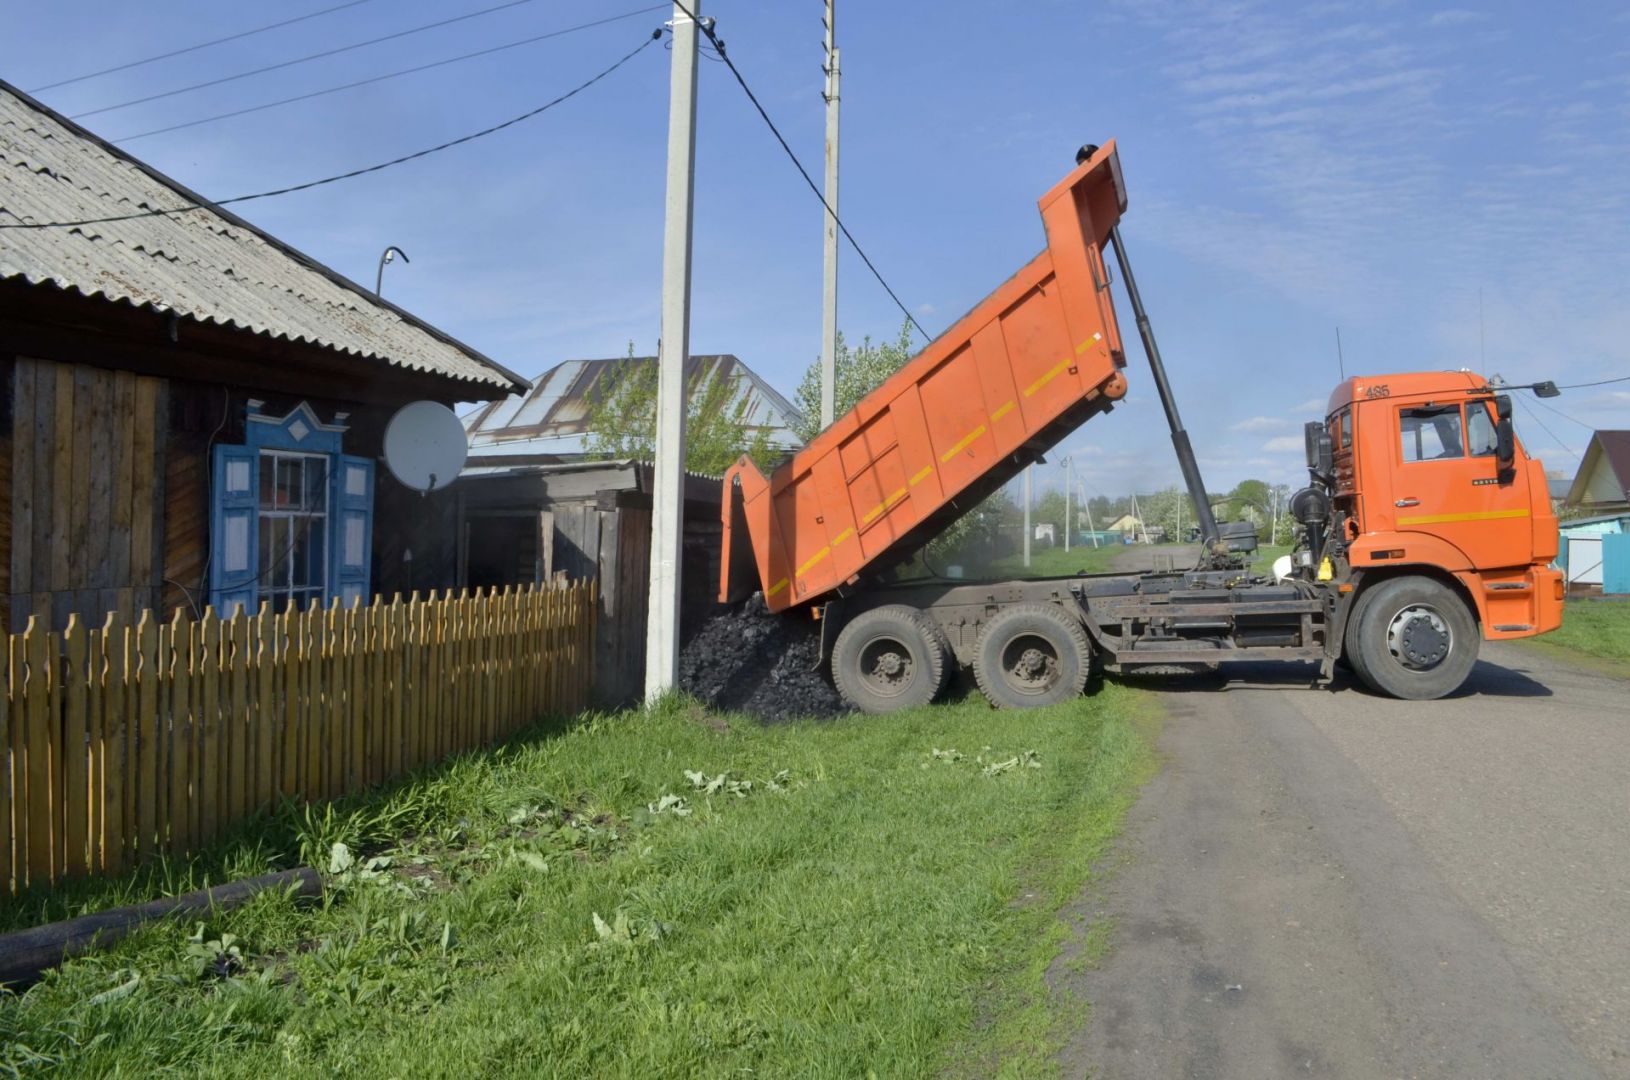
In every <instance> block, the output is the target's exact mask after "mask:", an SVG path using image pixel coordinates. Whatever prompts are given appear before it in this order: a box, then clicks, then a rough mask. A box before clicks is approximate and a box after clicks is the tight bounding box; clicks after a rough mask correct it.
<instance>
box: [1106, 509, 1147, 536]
mask: <svg viewBox="0 0 1630 1080" xmlns="http://www.w3.org/2000/svg"><path fill="white" fill-rule="evenodd" d="M1105 529H1106V530H1107V531H1109V532H1118V533H1135V532H1142V531H1143V522H1141V521H1139V520H1138V519H1137V518H1135V517H1133V516H1132V515H1131V514H1122V515H1121V516H1120V517H1118V518H1116V519H1115V520H1114V521H1111V522H1110V523H1109V524H1108V525H1106V526H1105Z"/></svg>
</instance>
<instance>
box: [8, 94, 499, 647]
mask: <svg viewBox="0 0 1630 1080" xmlns="http://www.w3.org/2000/svg"><path fill="white" fill-rule="evenodd" d="M528 388H529V384H528V382H527V380H525V379H522V378H520V377H519V376H517V375H515V374H513V373H511V372H509V371H506V370H505V369H504V368H502V367H501V366H499V365H498V364H497V363H495V362H493V361H492V360H490V359H488V358H487V357H485V356H483V355H482V354H481V353H479V352H477V351H476V350H475V349H472V348H470V347H469V346H468V345H465V344H463V343H461V342H459V341H457V340H455V339H453V338H452V337H450V336H449V335H447V334H445V333H443V332H442V331H440V330H438V329H436V328H435V327H433V326H430V325H429V324H427V323H425V322H423V321H422V320H420V319H418V318H416V317H414V316H413V315H411V314H410V313H408V312H406V311H404V310H402V309H400V308H398V307H396V306H395V305H394V304H391V303H389V302H386V301H383V300H381V299H380V298H379V297H377V296H375V295H374V294H373V293H372V292H370V291H369V290H367V289H365V288H363V287H362V286H359V285H357V284H355V283H354V282H352V281H350V280H348V279H346V278H345V277H343V276H342V275H340V274H338V273H336V272H335V271H333V270H332V269H330V268H328V267H326V266H324V265H323V264H321V263H319V262H318V261H317V260H315V259H313V258H311V257H310V256H307V255H304V254H302V253H301V252H299V251H296V250H295V249H293V248H291V247H289V246H288V245H287V244H284V243H282V242H281V241H279V240H278V239H277V238H275V237H273V236H270V235H268V234H267V233H265V232H263V231H262V230H260V229H257V228H256V227H255V226H253V225H251V224H249V223H248V222H247V221H245V220H243V219H242V218H240V217H238V216H237V215H236V214H233V213H231V212H230V211H228V210H225V209H223V208H221V207H219V206H216V205H214V204H211V203H210V202H208V201H207V200H205V199H204V198H202V197H201V196H199V195H197V194H194V193H193V192H191V191H189V190H188V189H186V188H185V187H183V186H181V185H180V184H178V183H176V182H175V181H174V180H171V179H169V178H168V177H166V176H164V175H162V174H161V173H159V172H158V171H156V170H155V169H153V168H152V167H150V166H148V165H146V164H144V163H142V162H141V161H138V160H137V159H135V158H133V157H131V156H130V155H129V154H127V153H125V152H124V151H122V150H120V149H118V148H117V147H114V146H112V145H110V144H109V143H107V142H105V141H103V140H101V139H99V138H97V137H96V136H94V135H92V134H91V133H90V132H88V131H86V130H85V129H83V128H81V127H79V126H78V125H76V124H74V123H73V122H71V121H69V120H67V119H65V118H64V117H62V116H60V115H58V114H57V113H55V112H53V111H52V110H50V109H48V108H46V107H45V106H43V105H41V104H39V103H38V102H36V101H34V100H33V99H31V98H29V97H28V96H27V95H26V94H24V93H22V92H20V91H18V90H16V89H14V88H12V87H11V86H9V85H6V84H5V83H0V395H3V400H0V604H4V605H5V610H4V611H3V612H0V625H5V626H9V627H10V628H11V629H12V630H17V629H20V628H21V627H22V626H23V625H24V624H26V622H27V620H28V618H29V616H30V615H36V616H38V617H39V618H40V619H41V621H42V622H49V623H50V624H51V625H52V626H54V627H58V628H60V627H61V626H63V625H64V624H65V623H66V621H67V619H68V616H69V614H70V613H72V612H78V613H80V615H81V616H82V617H83V618H88V619H91V620H94V621H96V622H100V621H101V619H102V618H103V616H104V614H105V613H106V612H108V611H121V612H123V613H125V614H127V615H134V614H135V613H136V612H139V611H140V610H142V609H144V608H149V607H151V608H154V609H155V610H158V611H160V612H161V613H167V612H169V611H170V610H173V609H174V608H175V607H177V606H179V605H188V606H190V607H192V608H193V609H195V610H201V609H202V608H203V606H204V605H206V604H211V603H213V604H214V605H215V606H216V607H217V608H218V609H222V610H223V611H224V610H225V609H227V608H230V607H231V606H233V605H237V604H243V605H246V606H249V607H251V608H253V607H256V606H258V604H259V603H260V602H262V601H268V602H270V603H272V604H273V605H274V606H276V607H279V608H281V607H284V606H286V605H288V604H291V603H302V604H304V603H309V602H312V601H323V602H328V601H332V600H333V599H335V598H339V599H341V600H345V601H349V600H351V599H353V598H355V597H357V596H360V595H364V594H368V593H370V592H386V593H389V592H392V591H398V590H400V591H407V590H409V589H414V588H417V589H421V590H424V589H429V588H436V587H446V586H450V585H454V584H457V581H456V576H457V557H458V553H457V542H456V531H457V524H456V500H455V499H453V498H452V497H450V496H447V495H439V496H431V497H430V498H428V499H427V498H425V497H423V496H420V495H419V494H418V493H416V492H413V491H410V490H408V489H407V488H405V487H403V486H402V485H400V484H398V483H397V482H396V481H395V479H394V478H393V477H391V476H390V474H389V470H388V469H387V468H386V467H385V466H384V464H383V463H382V462H381V460H380V457H381V453H382V443H383V436H384V429H385V425H386V424H387V423H388V421H389V420H390V417H391V416H392V415H393V413H394V412H395V410H396V409H398V408H399V407H401V406H402V405H404V404H406V403H407V402H410V401H415V400H421V399H429V400H434V401H440V402H443V403H446V404H448V405H453V404H455V403H459V402H481V401H492V400H497V399H501V398H504V397H506V396H508V395H510V394H514V393H517V392H524V391H525V390H527V389H528Z"/></svg>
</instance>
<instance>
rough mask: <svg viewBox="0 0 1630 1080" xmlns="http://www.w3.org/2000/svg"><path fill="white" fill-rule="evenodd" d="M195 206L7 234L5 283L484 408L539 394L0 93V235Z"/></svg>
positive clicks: (0, 270)
mask: <svg viewBox="0 0 1630 1080" xmlns="http://www.w3.org/2000/svg"><path fill="white" fill-rule="evenodd" d="M189 204H201V205H203V206H204V209H202V210H194V211H191V212H189V213H185V214H173V215H162V216H148V217H138V218H135V219H132V220H128V221H115V222H106V223H103V224H95V225H91V224H87V225H80V226H75V227H71V228H49V229H18V228H6V229H0V280H10V279H21V280H23V281H26V282H28V283H29V284H31V285H36V286H46V285H54V286H56V287H57V288H59V289H63V290H67V291H71V292H76V293H79V294H81V295H83V296H87V297H101V298H103V299H106V300H109V301H113V302H118V303H125V304H129V305H131V306H133V307H138V308H147V309H149V310H154V311H165V312H174V313H175V314H177V315H179V316H182V317H185V318H190V319H195V320H197V321H198V322H202V323H214V324H217V325H221V326H229V327H234V328H236V329H241V330H246V331H249V332H251V333H254V334H259V335H263V336H266V337H271V338H276V339H280V340H285V341H292V342H304V343H309V344H313V345H318V346H326V347H328V348H332V349H337V350H339V351H341V352H344V353H350V354H352V355H354V356H359V357H363V358H366V359H372V360H378V361H380V362H382V363H384V364H388V365H390V366H393V367H398V368H406V369H409V370H413V371H422V372H428V373H431V374H433V375H440V376H445V377H447V378H450V379H455V380H459V381H461V382H464V383H467V384H469V386H468V390H467V392H469V393H471V394H472V395H473V396H476V397H479V398H491V397H494V396H496V395H497V394H502V393H511V392H514V391H517V390H525V389H527V388H528V386H529V385H530V384H529V383H528V382H527V380H525V379H523V378H521V377H520V376H518V375H515V374H514V373H512V372H510V371H507V370H505V369H504V368H503V367H501V366H500V365H498V364H497V363H495V362H494V361H493V360H491V359H489V358H488V357H486V356H483V355H482V354H481V353H479V352H477V351H476V350H475V349H472V348H470V347H469V346H468V345H465V344H463V343H462V342H460V341H457V340H455V339H454V338H452V337H450V336H449V335H447V334H445V333H443V332H442V331H440V330H438V329H436V328H435V327H433V326H431V325H429V324H428V323H426V322H423V321H422V320H420V319H418V318H416V317H414V316H413V315H411V314H409V313H408V312H406V311H403V310H402V309H401V308H398V307H396V306H395V305H394V304H391V303H389V302H387V301H382V300H380V299H379V298H377V297H375V296H374V295H373V293H372V292H370V291H369V290H367V289H365V288H364V287H362V286H360V285H357V284H356V283H355V282H352V281H350V280H348V279H346V278H345V277H343V276H341V275H340V274H338V273H336V272H335V271H334V270H331V269H330V268H328V267H327V266H324V265H323V264H322V263H320V262H318V261H317V260H316V259H313V258H312V257H310V256H309V255H305V254H302V253H301V252H299V251H296V250H295V249H294V248H292V247H289V246H288V245H287V244H284V243H283V242H281V241H279V240H278V239H276V238H275V237H273V236H270V235H268V234H267V233H265V232H262V231H261V230H260V229H257V228H255V227H254V226H253V225H251V224H249V223H248V222H247V221H244V220H243V219H242V218H240V217H238V216H237V215H235V214H233V213H231V212H230V211H228V210H225V209H222V208H220V207H217V206H214V205H213V204H212V203H210V202H209V201H208V200H206V199H204V198H203V197H202V196H200V195H197V194H195V193H194V192H192V191H189V190H188V189H187V188H185V187H183V186H182V185H180V184H178V183H176V182H175V181H174V180H171V179H170V178H169V177H167V176H165V175H164V174H162V173H160V172H159V171H158V170H156V169H154V168H152V167H151V166H149V165H147V164H145V163H143V162H141V161H139V160H137V159H136V158H134V157H131V156H130V155H129V154H127V153H125V152H124V151H122V150H120V149H118V148H117V147H115V146H113V145H112V144H110V143H107V142H105V141H103V140H102V139H99V138H97V137H96V136H95V135H93V134H91V133H90V132H88V131H86V130H85V129H84V128H82V127H80V126H79V125H77V124H75V123H74V122H73V121H71V120H69V119H67V118H66V117H63V116H61V115H59V114H58V113H56V112H54V111H52V110H51V109H49V108H47V107H46V106H44V105H42V104H40V103H39V102H37V101H35V100H34V99H33V98H31V97H29V96H28V95H27V94H25V93H23V92H22V91H20V90H18V89H16V88H15V87H13V86H11V85H10V84H9V83H6V82H3V81H0V226H6V225H13V224H16V223H18V222H27V223H43V222H52V221H80V220H85V219H90V218H106V217H116V216H119V215H123V214H134V213H140V212H141V211H143V210H148V209H161V208H172V207H180V206H187V205H189Z"/></svg>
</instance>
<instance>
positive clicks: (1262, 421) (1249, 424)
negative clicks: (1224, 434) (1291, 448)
mask: <svg viewBox="0 0 1630 1080" xmlns="http://www.w3.org/2000/svg"><path fill="white" fill-rule="evenodd" d="M1292 423H1293V421H1290V420H1287V419H1285V418H1284V417H1282V416H1253V417H1251V418H1250V419H1249V420H1241V421H1240V422H1239V423H1237V424H1231V425H1229V428H1228V430H1229V431H1283V430H1284V429H1285V428H1288V427H1290V426H1291V424H1292Z"/></svg>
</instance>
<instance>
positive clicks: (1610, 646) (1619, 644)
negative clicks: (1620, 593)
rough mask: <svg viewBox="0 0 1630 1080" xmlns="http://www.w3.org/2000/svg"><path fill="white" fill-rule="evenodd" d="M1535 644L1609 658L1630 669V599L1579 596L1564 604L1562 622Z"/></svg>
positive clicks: (1613, 664) (1614, 664)
mask: <svg viewBox="0 0 1630 1080" xmlns="http://www.w3.org/2000/svg"><path fill="white" fill-rule="evenodd" d="M1533 642H1534V644H1536V645H1538V646H1541V647H1543V648H1547V649H1554V650H1556V651H1558V652H1563V653H1572V654H1575V655H1578V656H1588V657H1591V658H1593V659H1596V660H1604V661H1607V662H1608V664H1609V665H1610V666H1611V667H1613V668H1614V669H1615V670H1616V671H1626V670H1630V600H1613V599H1577V600H1569V601H1568V602H1567V603H1566V604H1564V605H1563V607H1562V625H1561V627H1559V628H1558V629H1556V630H1553V631H1552V632H1551V633H1549V634H1546V635H1545V636H1544V637H1540V638H1535V639H1533Z"/></svg>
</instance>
